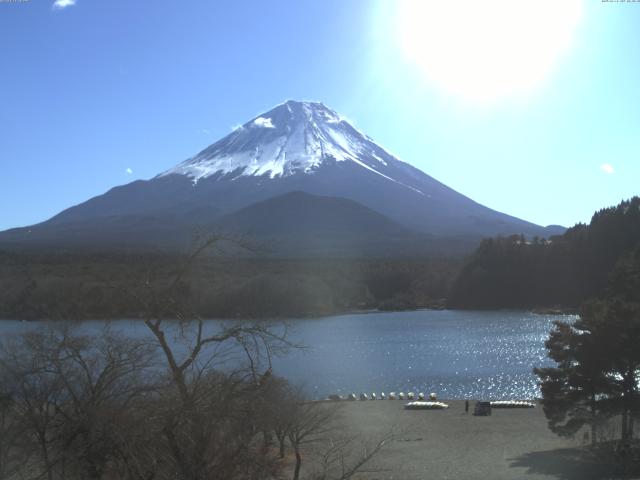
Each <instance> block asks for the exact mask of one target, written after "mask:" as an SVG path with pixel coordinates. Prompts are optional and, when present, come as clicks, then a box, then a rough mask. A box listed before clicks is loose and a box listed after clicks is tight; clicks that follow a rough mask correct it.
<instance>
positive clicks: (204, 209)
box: [0, 100, 563, 248]
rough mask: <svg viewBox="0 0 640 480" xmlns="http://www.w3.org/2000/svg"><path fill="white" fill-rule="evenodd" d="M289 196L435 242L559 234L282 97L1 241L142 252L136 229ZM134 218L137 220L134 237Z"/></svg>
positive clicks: (143, 235)
mask: <svg viewBox="0 0 640 480" xmlns="http://www.w3.org/2000/svg"><path fill="white" fill-rule="evenodd" d="M294 191H300V192H305V193H307V194H310V195H317V196H323V197H336V198H342V199H346V200H351V201H353V202H356V203H358V204H360V205H361V206H363V207H366V208H368V209H370V210H373V211H375V212H377V213H379V214H381V215H382V216H384V217H386V218H388V219H390V220H391V221H393V222H395V223H397V224H398V225H401V226H402V227H403V228H406V229H408V230H410V231H415V232H418V233H419V234H423V235H433V236H436V237H465V238H467V239H468V238H476V239H477V240H478V241H479V240H480V239H481V238H482V237H486V236H495V235H509V234H524V235H527V236H536V235H537V236H544V237H546V236H549V235H552V234H557V233H561V231H563V229H559V228H555V227H551V228H544V227H541V226H538V225H535V224H533V223H531V222H527V221H525V220H521V219H519V218H516V217H513V216H510V215H506V214H503V213H500V212H497V211H495V210H492V209H489V208H487V207H485V206H483V205H481V204H479V203H477V202H475V201H473V200H471V199H469V198H468V197H466V196H464V195H462V194H460V193H458V192H456V191H455V190H453V189H451V188H449V187H447V186H446V185H444V184H442V183H441V182H439V181H437V180H436V179H434V178H433V177H430V176H429V175H427V174H426V173H424V172H422V171H421V170H419V169H417V168H415V167H413V166H412V165H411V164H409V163H406V162H403V161H402V160H399V159H398V158H396V157H395V156H393V155H392V154H391V153H389V152H388V151H387V150H385V149H384V148H383V147H381V146H379V145H378V144H376V143H375V142H374V141H373V140H372V139H371V138H369V137H368V136H366V135H365V134H364V133H362V132H360V131H359V130H357V129H356V128H354V127H353V126H351V125H350V124H349V122H348V121H347V120H346V119H344V118H343V117H341V116H340V115H339V114H337V113H336V112H335V111H333V110H331V109H329V108H328V107H326V106H324V105H323V104H321V103H317V102H295V101H293V100H289V101H287V102H285V103H283V104H280V105H278V106H276V107H274V108H272V109H271V110H269V111H268V112H265V113H263V114H261V115H259V116H257V117H254V118H253V119H251V120H249V121H248V122H246V123H245V124H243V125H242V126H241V127H240V128H238V129H236V130H234V131H233V132H231V133H230V134H229V135H227V136H225V137H223V138H222V139H220V140H218V141H217V142H215V143H213V144H211V145H210V146H208V147H207V148H205V149H203V150H201V151H200V152H199V153H197V154H196V155H194V156H192V157H189V158H188V159H186V160H184V161H183V162H180V163H179V164H177V165H176V166H175V167H173V168H170V169H167V170H165V171H163V172H161V173H159V174H158V175H156V176H155V177H153V178H151V179H149V180H136V181H134V182H131V183H129V184H126V185H121V186H117V187H114V188H112V189H110V190H109V191H108V192H106V193H104V194H102V195H98V196H96V197H93V198H91V199H89V200H87V201H86V202H83V203H81V204H78V205H75V206H73V207H70V208H68V209H66V210H64V211H62V212H60V213H59V214H57V215H55V216H54V217H52V218H50V219H49V220H47V221H45V222H42V223H40V224H37V225H33V226H30V227H25V228H21V229H12V230H9V231H5V232H1V233H0V244H2V243H5V244H6V242H7V241H9V243H10V244H12V245H15V244H21V243H22V244H37V243H40V244H43V243H46V241H47V239H49V240H51V241H53V243H56V244H65V242H67V243H68V244H73V243H74V237H73V235H66V236H65V230H66V229H67V228H66V227H65V225H66V226H67V227H70V228H69V229H70V230H71V231H73V230H74V229H75V230H76V231H79V232H80V233H82V231H81V230H82V228H90V229H92V232H91V233H92V235H85V236H87V237H88V238H89V237H91V238H99V235H100V234H103V235H105V237H109V236H111V237H117V236H118V235H124V234H126V235H128V236H129V237H130V238H129V239H127V242H128V243H131V244H135V243H136V238H135V237H139V238H140V242H138V243H140V245H139V247H140V248H144V247H145V245H146V244H149V245H153V246H154V248H156V247H157V246H158V244H160V243H162V238H155V237H156V235H153V234H150V233H149V231H145V230H144V228H145V227H144V225H147V227H148V226H149V225H152V226H153V228H152V229H151V230H153V229H156V230H158V231H167V229H171V228H173V229H186V230H189V229H193V228H195V227H197V226H202V225H215V223H216V221H217V220H219V219H220V218H222V217H224V216H225V215H230V214H232V213H233V212H236V211H238V210H240V209H243V208H246V207H249V206H250V205H252V204H255V203H256V202H262V201H265V200H268V199H269V198H273V197H278V196H281V195H283V194H286V193H288V192H294ZM118 218H120V219H121V221H122V222H124V223H126V224H127V225H128V226H127V229H126V232H125V233H119V232H117V231H116V230H114V229H113V225H114V224H118V220H117V219H118ZM133 218H139V219H141V222H140V225H141V228H140V229H139V231H136V228H135V225H134V224H132V221H131V219H133ZM83 225H84V227H83ZM110 228H111V230H110ZM149 228H150V227H149ZM54 231H55V232H54ZM167 236H168V237H173V238H178V237H181V236H184V235H182V234H179V233H177V232H174V233H172V234H171V235H168V234H167ZM38 237H40V238H39V239H38ZM150 238H151V240H152V241H151V242H150V243H149V239H150ZM120 240H122V239H119V242H120ZM127 242H125V243H127ZM76 243H77V242H76ZM103 243H105V242H103ZM106 243H108V242H106ZM116 243H118V242H116ZM169 243H171V242H167V248H175V245H174V244H173V243H171V245H169ZM105 245H106V244H105Z"/></svg>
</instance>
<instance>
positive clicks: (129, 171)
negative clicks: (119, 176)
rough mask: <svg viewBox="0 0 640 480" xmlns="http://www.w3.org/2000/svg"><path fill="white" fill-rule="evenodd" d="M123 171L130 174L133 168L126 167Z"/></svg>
mask: <svg viewBox="0 0 640 480" xmlns="http://www.w3.org/2000/svg"><path fill="white" fill-rule="evenodd" d="M124 173H126V174H127V175H131V174H133V170H131V168H130V167H128V168H127V169H126V170H125V171H124Z"/></svg>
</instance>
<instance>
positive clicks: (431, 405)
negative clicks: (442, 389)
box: [404, 402, 449, 410]
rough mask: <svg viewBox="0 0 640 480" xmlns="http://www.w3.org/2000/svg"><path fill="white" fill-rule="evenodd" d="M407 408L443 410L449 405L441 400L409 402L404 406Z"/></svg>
mask: <svg viewBox="0 0 640 480" xmlns="http://www.w3.org/2000/svg"><path fill="white" fill-rule="evenodd" d="M404 408H405V409H407V410H444V409H445V408H449V405H447V404H446V403H442V402H409V403H407V404H406V405H405V406H404Z"/></svg>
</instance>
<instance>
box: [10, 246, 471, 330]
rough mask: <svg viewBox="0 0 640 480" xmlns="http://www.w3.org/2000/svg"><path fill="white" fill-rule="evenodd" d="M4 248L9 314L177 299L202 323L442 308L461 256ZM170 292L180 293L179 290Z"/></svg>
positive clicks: (121, 307) (136, 306)
mask: <svg viewBox="0 0 640 480" xmlns="http://www.w3.org/2000/svg"><path fill="white" fill-rule="evenodd" d="M185 259H186V257H182V256H177V255H176V256H169V255H151V254H149V255H133V254H108V255H107V254H104V255H100V254H92V255H89V254H57V255H56V254H41V255H26V254H16V253H4V254H3V253H2V252H0V318H10V319H11V318H13V319H43V318H53V319H63V318H64V319H84V318H137V317H141V316H142V315H143V312H144V311H145V309H146V305H145V302H146V301H147V300H148V299H149V296H153V295H165V294H166V295H171V296H172V297H175V298H176V299H180V300H181V301H184V302H185V304H186V305H188V307H189V310H190V311H193V312H197V313H198V314H199V315H201V316H202V317H209V318H213V317H222V318H232V317H241V318H264V317H292V316H301V315H323V314H331V313H340V312H348V311H354V310H366V309H375V308H382V309H408V308H418V307H428V306H434V305H436V306H440V305H442V304H443V303H444V297H446V294H447V292H448V291H449V289H450V287H451V282H452V281H453V279H454V278H455V276H456V274H457V271H458V270H459V268H460V263H461V260H460V259H459V258H415V259H326V258H324V259H267V258H238V257H222V258H220V257H211V256H202V257H201V258H200V257H199V258H197V259H196V261H195V262H194V264H193V265H192V266H191V267H190V268H189V269H188V270H187V272H186V274H185V275H184V277H182V279H181V280H180V282H178V284H177V285H176V286H175V287H171V284H172V282H173V281H174V279H175V278H176V276H177V275H178V273H179V271H180V270H181V268H182V266H183V265H184V263H185ZM169 290H170V291H169Z"/></svg>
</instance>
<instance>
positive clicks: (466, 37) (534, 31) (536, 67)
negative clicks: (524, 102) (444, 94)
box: [397, 0, 582, 102]
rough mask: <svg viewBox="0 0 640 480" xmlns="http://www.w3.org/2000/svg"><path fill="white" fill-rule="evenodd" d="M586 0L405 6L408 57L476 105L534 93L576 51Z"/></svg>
mask: <svg viewBox="0 0 640 480" xmlns="http://www.w3.org/2000/svg"><path fill="white" fill-rule="evenodd" d="M581 18H582V0H561V1H560V0H528V1H522V0H454V1H447V0H402V1H401V2H400V3H399V4H398V16H397V22H398V23H397V29H398V31H399V38H400V41H401V46H402V50H403V52H404V54H405V56H406V57H407V58H408V59H409V60H410V61H411V62H412V63H414V64H415V65H417V66H418V67H419V68H420V69H421V70H422V71H423V72H424V74H425V75H426V76H427V78H428V79H429V80H431V81H432V82H434V83H435V84H437V85H438V86H440V87H441V88H443V89H445V90H446V91H448V92H450V93H452V94H455V95H457V96H461V97H463V98H465V99H466V100H471V101H475V102H488V101H493V100H496V99H499V98H501V97H506V96H512V95H514V94H519V93H523V92H527V91H530V90H531V89H533V87H535V86H536V85H537V84H539V83H540V81H541V80H542V79H544V77H545V76H546V75H547V74H548V73H549V71H550V70H551V68H552V67H553V65H554V63H555V62H556V60H557V59H558V58H559V57H560V56H562V55H563V54H564V53H565V52H566V51H567V50H568V49H569V48H570V46H571V44H572V40H573V36H574V31H575V29H576V27H577V25H578V24H579V22H580V20H581Z"/></svg>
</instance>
